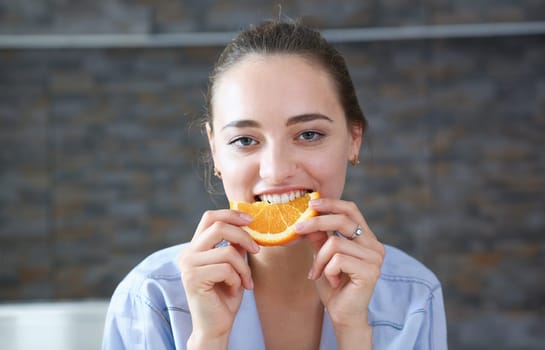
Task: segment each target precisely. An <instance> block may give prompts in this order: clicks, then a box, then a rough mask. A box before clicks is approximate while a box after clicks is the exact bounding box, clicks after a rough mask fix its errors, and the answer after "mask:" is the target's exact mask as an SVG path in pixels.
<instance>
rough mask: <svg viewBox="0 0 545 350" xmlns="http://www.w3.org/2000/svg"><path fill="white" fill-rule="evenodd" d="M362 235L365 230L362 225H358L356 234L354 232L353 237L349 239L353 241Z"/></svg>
mask: <svg viewBox="0 0 545 350" xmlns="http://www.w3.org/2000/svg"><path fill="white" fill-rule="evenodd" d="M362 233H363V230H362V229H361V225H360V224H358V227H356V229H355V230H354V232H352V236H350V237H348V239H349V240H353V239H354V238H357V237H359V236H361V234H362Z"/></svg>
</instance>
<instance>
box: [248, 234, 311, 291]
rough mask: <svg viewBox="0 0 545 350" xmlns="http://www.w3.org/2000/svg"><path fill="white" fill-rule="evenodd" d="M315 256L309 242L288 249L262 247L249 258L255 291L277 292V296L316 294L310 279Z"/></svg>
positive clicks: (301, 242)
mask: <svg viewBox="0 0 545 350" xmlns="http://www.w3.org/2000/svg"><path fill="white" fill-rule="evenodd" d="M313 254H314V252H313V248H312V246H311V244H310V242H309V241H307V240H306V239H301V240H300V241H299V242H296V243H295V244H293V245H289V246H282V247H262V248H261V250H260V252H259V253H258V254H255V255H252V254H250V255H249V256H248V259H249V264H250V268H251V269H252V278H253V279H254V283H255V286H256V288H257V289H260V288H265V289H267V290H268V291H269V292H271V291H273V290H274V293H275V295H278V296H280V295H285V294H288V295H290V296H291V297H292V298H293V297H294V296H295V295H300V294H302V295H307V296H308V292H309V289H311V290H315V286H314V282H313V281H310V280H309V279H307V275H308V272H309V270H310V268H311V266H312V262H313ZM294 293H295V294H294Z"/></svg>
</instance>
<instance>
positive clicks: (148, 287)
mask: <svg viewBox="0 0 545 350" xmlns="http://www.w3.org/2000/svg"><path fill="white" fill-rule="evenodd" d="M184 247H185V244H182V245H177V246H173V247H170V248H166V249H163V250H160V251H157V252H155V253H153V254H151V255H149V256H148V257H147V258H145V259H144V260H142V262H141V263H139V264H138V265H137V266H135V267H134V268H133V269H132V270H131V271H130V272H129V273H128V274H127V275H126V276H125V278H124V279H123V280H122V281H121V282H120V283H119V285H118V286H117V288H116V289H115V291H114V293H113V295H112V298H111V300H110V304H109V306H108V313H107V315H106V320H105V327H104V336H103V349H120V348H135V347H138V348H140V347H141V346H142V345H143V344H144V345H146V346H148V347H149V346H151V345H153V348H155V347H159V348H178V345H180V348H183V346H182V345H181V344H184V340H185V339H186V338H187V336H188V335H187V333H188V332H189V329H191V327H190V322H191V319H190V316H189V308H188V306H187V299H186V297H185V291H184V288H183V285H182V281H181V275H180V270H179V269H178V265H177V263H176V261H177V256H178V255H179V254H180V253H181V252H182V251H183V249H184ZM173 323H176V325H177V326H178V327H176V328H173V327H172V324H173ZM146 348H147V347H146Z"/></svg>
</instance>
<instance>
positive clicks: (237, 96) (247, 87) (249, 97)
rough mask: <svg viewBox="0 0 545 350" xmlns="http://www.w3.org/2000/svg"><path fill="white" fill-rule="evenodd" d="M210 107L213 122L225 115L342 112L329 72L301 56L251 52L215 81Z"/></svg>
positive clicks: (247, 115)
mask: <svg viewBox="0 0 545 350" xmlns="http://www.w3.org/2000/svg"><path fill="white" fill-rule="evenodd" d="M212 107H213V113H214V124H215V123H216V120H217V119H225V118H226V117H227V116H229V117H230V118H236V117H238V118H255V117H257V116H262V115H268V116H275V117H281V116H284V117H290V116H293V115H300V114H305V113H320V114H323V115H328V116H330V115H333V116H335V115H343V113H342V108H341V106H340V101H339V99H338V94H337V91H336V90H335V84H334V83H333V81H332V79H331V77H330V75H329V74H328V72H327V71H326V70H325V69H324V68H323V67H322V66H321V65H319V64H317V63H315V62H313V61H312V60H309V59H308V58H306V57H304V56H300V55H289V54H275V55H258V54H252V55H248V56H247V57H245V58H244V59H243V60H241V61H240V62H238V63H236V64H235V65H234V66H232V67H230V68H229V69H228V70H227V71H225V72H224V73H223V74H222V75H221V76H220V77H219V79H218V80H217V81H216V85H215V88H214V97H213V100H212ZM224 121H225V120H224Z"/></svg>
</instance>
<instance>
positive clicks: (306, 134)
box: [298, 131, 324, 141]
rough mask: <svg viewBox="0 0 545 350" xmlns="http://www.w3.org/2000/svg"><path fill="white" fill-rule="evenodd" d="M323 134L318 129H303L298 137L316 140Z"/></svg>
mask: <svg viewBox="0 0 545 350" xmlns="http://www.w3.org/2000/svg"><path fill="white" fill-rule="evenodd" d="M322 136H324V135H323V134H322V133H319V132H317V131H303V132H302V133H300V134H299V136H298V137H299V138H300V139H301V140H304V141H316V140H319V139H320V138H321V137H322Z"/></svg>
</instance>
